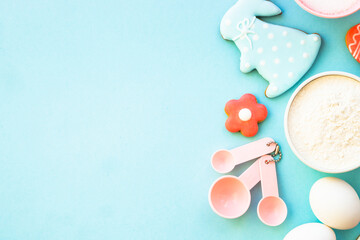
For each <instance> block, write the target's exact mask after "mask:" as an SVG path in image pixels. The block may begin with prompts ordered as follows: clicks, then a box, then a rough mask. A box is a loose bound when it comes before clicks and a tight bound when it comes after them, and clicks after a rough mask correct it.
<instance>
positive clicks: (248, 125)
mask: <svg viewBox="0 0 360 240" xmlns="http://www.w3.org/2000/svg"><path fill="white" fill-rule="evenodd" d="M225 113H226V114H227V115H228V116H229V117H228V119H227V120H226V122H225V127H226V129H227V130H228V131H229V132H241V133H242V134H243V135H244V136H245V137H252V136H255V135H256V133H257V132H258V122H262V121H264V120H265V118H266V116H267V109H266V107H265V106H264V105H262V104H259V103H257V101H256V97H255V96H254V95H252V94H249V93H248V94H245V95H243V96H242V97H241V98H240V99H238V100H235V99H233V100H230V101H228V102H227V103H226V105H225Z"/></svg>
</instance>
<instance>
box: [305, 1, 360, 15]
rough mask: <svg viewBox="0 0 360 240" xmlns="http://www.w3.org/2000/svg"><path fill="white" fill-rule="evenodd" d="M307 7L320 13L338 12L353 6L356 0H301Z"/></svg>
mask: <svg viewBox="0 0 360 240" xmlns="http://www.w3.org/2000/svg"><path fill="white" fill-rule="evenodd" d="M302 2H303V3H304V4H305V5H306V6H307V7H309V8H311V9H314V10H316V11H317V12H321V13H339V12H344V11H346V10H348V9H349V8H351V7H353V6H354V5H355V4H356V3H357V2H358V0H302Z"/></svg>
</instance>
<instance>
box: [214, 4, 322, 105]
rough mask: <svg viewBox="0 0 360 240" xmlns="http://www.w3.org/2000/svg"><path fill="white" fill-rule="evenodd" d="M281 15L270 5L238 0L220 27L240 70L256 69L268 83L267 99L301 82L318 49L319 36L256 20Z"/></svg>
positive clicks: (319, 43) (244, 71)
mask: <svg viewBox="0 0 360 240" xmlns="http://www.w3.org/2000/svg"><path fill="white" fill-rule="evenodd" d="M280 13H281V10H280V9H279V8H278V7H277V6H276V5H275V4H273V3H272V2H270V1H266V0H238V2H237V3H236V4H235V5H234V6H233V7H231V8H230V9H229V10H228V11H227V12H226V14H225V16H224V17H223V19H222V21H221V24H220V32H221V35H222V37H223V38H224V39H225V40H231V41H234V42H235V44H236V46H237V47H238V48H239V50H240V52H241V58H240V70H241V71H242V72H243V73H248V72H250V71H252V70H254V69H257V71H258V72H259V74H260V75H261V76H263V77H264V78H265V79H266V80H267V81H269V86H268V87H267V89H266V91H265V95H266V96H267V97H269V98H273V97H277V96H279V95H280V94H282V93H284V92H285V91H287V90H288V89H289V88H291V87H292V86H293V85H294V84H295V83H296V82H297V81H299V80H300V78H301V77H302V76H303V75H304V74H305V73H306V72H307V71H308V70H309V68H310V67H311V65H312V64H313V62H314V60H315V58H316V56H317V54H318V52H319V48H320V45H321V39H320V36H319V35H318V34H306V33H304V32H302V31H299V30H297V29H293V28H288V27H283V26H278V25H274V24H269V23H266V22H264V21H262V20H260V19H258V18H257V16H259V17H268V16H275V15H278V14H280Z"/></svg>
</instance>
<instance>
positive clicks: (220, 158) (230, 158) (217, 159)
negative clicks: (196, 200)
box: [211, 138, 276, 173]
mask: <svg viewBox="0 0 360 240" xmlns="http://www.w3.org/2000/svg"><path fill="white" fill-rule="evenodd" d="M275 148H276V143H275V142H274V140H273V139H272V138H263V139H260V140H257V141H255V142H251V143H248V144H246V145H243V146H240V147H237V148H234V149H232V150H225V149H221V150H218V151H216V152H215V153H214V154H213V155H212V157H211V165H212V167H213V168H214V169H215V171H217V172H219V173H228V172H230V171H231V170H233V169H234V167H235V166H236V165H239V164H241V163H244V162H247V161H250V160H253V159H256V158H259V157H261V156H263V155H265V154H269V153H271V152H273V151H274V150H275Z"/></svg>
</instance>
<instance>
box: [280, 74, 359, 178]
mask: <svg viewBox="0 0 360 240" xmlns="http://www.w3.org/2000/svg"><path fill="white" fill-rule="evenodd" d="M284 124H285V126H284V127H285V134H286V138H287V140H288V143H289V145H290V147H291V149H292V150H293V152H294V153H295V155H296V156H297V157H298V158H299V159H300V160H301V161H302V162H303V163H305V164H306V165H308V166H309V167H311V168H313V169H316V170H318V171H321V172H327V173H342V172H347V171H351V170H353V169H355V168H358V167H360V78H359V77H357V76H355V75H352V74H349V73H345V72H324V73H320V74H317V75H315V76H313V77H311V78H309V79H308V80H306V81H305V82H303V83H302V84H301V85H300V86H299V87H298V88H297V89H296V90H295V92H294V93H293V95H292V96H291V98H290V100H289V103H288V105H287V108H286V111H285V119H284Z"/></svg>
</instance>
